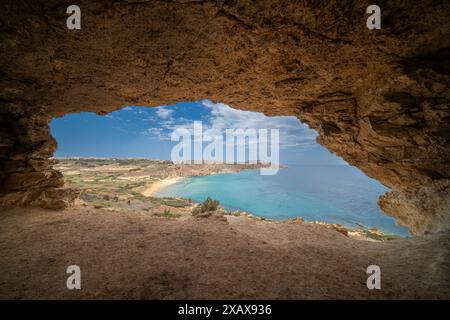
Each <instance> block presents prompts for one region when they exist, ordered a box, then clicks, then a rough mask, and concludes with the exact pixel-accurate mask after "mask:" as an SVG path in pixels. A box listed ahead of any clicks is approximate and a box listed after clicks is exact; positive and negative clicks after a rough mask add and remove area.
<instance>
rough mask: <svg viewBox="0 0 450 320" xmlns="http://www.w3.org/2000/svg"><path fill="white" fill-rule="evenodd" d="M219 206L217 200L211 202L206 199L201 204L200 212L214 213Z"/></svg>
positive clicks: (209, 199)
mask: <svg viewBox="0 0 450 320" xmlns="http://www.w3.org/2000/svg"><path fill="white" fill-rule="evenodd" d="M219 205H220V202H219V201H218V200H213V199H211V198H210V197H208V198H206V200H205V201H203V203H202V206H201V212H208V211H216V210H217V209H219Z"/></svg>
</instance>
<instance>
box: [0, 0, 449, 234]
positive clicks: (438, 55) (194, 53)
mask: <svg viewBox="0 0 450 320" xmlns="http://www.w3.org/2000/svg"><path fill="white" fill-rule="evenodd" d="M75 2H77V3H76V4H78V5H79V6H80V7H81V14H82V21H81V30H68V29H67V28H66V18H67V16H68V15H67V14H66V8H67V6H68V5H70V4H74V3H72V1H71V2H68V1H60V0H47V1H44V0H37V1H36V0H33V1H31V0H30V1H14V2H12V1H4V2H2V3H1V4H0V18H1V39H2V41H1V43H0V46H1V52H2V55H1V57H0V63H1V74H2V77H1V80H0V81H1V84H2V85H1V93H0V99H1V106H0V123H1V124H2V125H1V128H0V150H1V152H2V153H1V155H0V167H1V168H2V171H1V174H0V193H1V194H2V197H1V199H0V202H1V203H3V204H4V205H13V204H22V205H27V204H28V205H29V204H32V205H34V204H36V205H40V206H44V207H51V208H60V207H65V206H67V205H68V204H69V203H70V201H71V200H72V199H74V198H75V197H76V191H74V190H68V189H66V188H64V186H63V180H62V177H61V174H60V173H58V172H56V171H55V170H53V169H52V167H51V165H52V163H51V161H50V160H48V158H49V157H50V156H51V155H52V154H53V152H54V150H55V147H56V144H55V141H54V139H53V138H52V137H51V135H50V133H49V129H48V121H49V120H51V119H52V118H53V117H58V116H62V115H64V114H67V113H73V112H82V111H93V112H97V113H98V114H105V113H107V112H111V111H113V110H115V109H118V108H120V107H123V106H126V105H146V106H157V105H164V104H171V103H175V102H178V101H193V100H199V99H203V98H208V99H211V100H214V101H220V102H224V103H227V104H229V105H231V106H233V107H235V108H240V109H245V110H251V111H259V112H264V113H265V114H266V115H295V116H297V117H298V118H299V119H300V120H301V121H303V122H306V123H308V124H309V125H310V126H311V127H312V128H314V129H316V130H317V131H318V132H319V137H318V142H319V143H321V144H323V145H324V146H326V147H327V148H328V149H329V150H331V151H332V152H335V153H336V154H337V155H339V156H341V157H342V158H344V159H345V160H346V161H347V162H349V163H350V164H352V165H355V166H357V167H358V168H360V169H361V170H362V171H364V172H365V173H366V174H367V175H368V176H370V177H372V178H375V179H377V180H379V181H380V182H381V183H383V184H384V185H386V186H388V187H390V188H391V189H392V192H390V193H388V194H386V195H384V196H383V197H382V198H381V199H380V205H381V208H382V209H383V211H384V212H386V213H388V214H390V215H392V216H394V217H395V218H396V219H397V220H398V222H399V223H401V224H404V225H408V226H409V227H410V228H411V230H412V232H414V233H415V234H422V233H428V232H438V231H446V230H449V229H450V205H449V204H450V182H449V181H450V180H449V179H450V163H449V159H450V147H449V140H450V130H449V128H450V107H449V95H450V22H449V20H448V17H450V3H449V2H448V1H431V0H425V1H421V2H417V1H378V2H377V4H378V5H379V6H380V7H381V9H382V29H381V30H368V29H367V28H366V18H367V16H368V15H367V14H366V13H365V12H366V8H367V6H368V5H370V4H371V3H369V2H366V1H338V0H335V1H333V0H330V1H278V0H261V1H250V0H243V1H196V0H190V1H182V0H179V1H161V0H160V1H148V0H116V1H106V0H102V1H100V0H99V1H81V0H78V1H75Z"/></svg>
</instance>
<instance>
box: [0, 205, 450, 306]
mask: <svg viewBox="0 0 450 320" xmlns="http://www.w3.org/2000/svg"><path fill="white" fill-rule="evenodd" d="M1 211H2V212H1V214H0V270H1V272H0V298H2V299H5V298H12V299H27V298H31V299H35V298H41V299H105V298H113V299H115V298H124V299H333V298H338V299H350V298H356V299H367V298H369V299H380V298H387V299H397V298H412V299H414V298H447V299H448V298H450V263H449V260H448V258H449V256H450V250H449V248H450V236H449V235H440V236H435V237H433V238H414V239H399V240H398V239H397V240H390V241H384V242H375V241H367V240H357V239H352V238H349V237H346V236H345V235H343V234H341V233H339V232H337V231H335V230H332V229H329V228H326V227H324V226H323V225H316V224H307V223H302V222H294V221H290V222H271V221H260V220H255V219H249V218H248V217H243V216H240V217H235V216H227V217H226V219H224V218H221V219H219V218H217V217H215V216H211V217H209V218H195V217H192V216H182V217H179V218H169V217H154V216H149V215H146V214H143V213H137V212H133V211H131V210H121V211H115V210H109V209H95V208H94V207H89V206H88V207H82V206H78V207H74V208H71V209H67V210H63V211H47V210H42V209H2V210H1ZM373 264H375V265H378V266H380V268H381V290H368V289H367V287H366V280H367V277H368V275H367V274H366V268H367V267H368V266H369V265H373ZM69 265H78V266H79V267H80V268H81V290H68V289H67V287H66V280H67V277H69V274H67V273H66V269H67V267H68V266H69Z"/></svg>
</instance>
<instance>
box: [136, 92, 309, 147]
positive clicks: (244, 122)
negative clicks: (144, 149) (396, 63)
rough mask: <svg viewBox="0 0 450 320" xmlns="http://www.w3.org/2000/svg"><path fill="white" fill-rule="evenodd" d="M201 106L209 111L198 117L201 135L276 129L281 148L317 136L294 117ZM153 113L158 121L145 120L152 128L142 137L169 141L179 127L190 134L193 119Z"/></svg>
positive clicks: (164, 110)
mask: <svg viewBox="0 0 450 320" xmlns="http://www.w3.org/2000/svg"><path fill="white" fill-rule="evenodd" d="M202 104H203V106H204V107H206V108H208V109H209V112H208V113H207V115H206V116H203V117H202V124H203V132H204V134H206V135H210V136H213V135H222V136H225V131H226V129H243V130H246V129H256V130H258V129H268V130H270V129H278V130H279V133H280V147H281V148H289V147H301V146H307V145H311V144H313V143H315V139H316V137H317V133H316V131H314V130H312V129H310V128H309V127H308V126H307V125H305V124H302V123H301V122H300V121H299V120H298V119H297V118H296V117H292V116H289V117H288V116H278V117H268V116H265V115H264V114H262V113H259V112H251V111H243V110H238V109H233V108H231V107H230V106H228V105H226V104H223V103H213V102H211V101H209V100H204V101H202ZM155 113H156V116H157V118H158V120H156V119H154V118H153V119H148V120H151V122H153V125H154V126H155V127H152V128H149V129H146V130H144V132H143V134H146V135H148V136H151V137H153V138H157V139H160V140H170V135H171V133H172V132H173V131H175V130H176V129H179V128H183V129H187V130H189V131H190V132H192V133H193V124H194V120H193V119H187V118H184V117H177V116H176V113H174V109H169V108H167V107H157V108H156V112H155ZM269 140H270V135H269Z"/></svg>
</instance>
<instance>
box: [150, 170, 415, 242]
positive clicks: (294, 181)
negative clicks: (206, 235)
mask: <svg viewBox="0 0 450 320" xmlns="http://www.w3.org/2000/svg"><path fill="white" fill-rule="evenodd" d="M388 191H389V189H388V188H387V187H385V186H383V185H382V184H381V183H379V182H378V181H376V180H374V179H371V178H369V177H367V176H366V175H365V174H364V173H362V172H361V171H360V170H359V169H357V168H356V167H353V166H350V165H308V166H302V165H287V167H286V168H282V169H280V170H279V171H278V173H277V174H275V175H261V174H260V170H259V169H252V170H243V171H241V172H238V173H223V174H213V175H209V176H203V177H190V178H185V179H183V180H181V181H180V182H178V183H176V184H173V185H170V186H167V187H165V188H163V189H160V190H159V191H158V192H157V193H156V194H155V196H158V197H182V198H190V199H192V200H193V201H195V202H202V201H204V200H205V199H206V198H207V197H211V198H213V199H217V200H219V201H220V204H221V206H223V207H224V208H225V209H227V210H241V211H246V212H248V213H251V214H253V215H255V216H260V217H265V218H268V219H274V220H285V219H290V218H295V217H302V218H304V219H305V220H306V221H323V222H326V223H333V224H334V223H338V224H341V225H343V226H346V227H349V228H362V227H365V228H371V227H374V228H377V229H379V230H381V231H383V232H385V233H389V234H395V235H400V236H405V237H406V236H409V232H408V229H407V228H406V227H402V226H398V225H396V224H395V219H394V218H392V217H390V216H388V215H385V214H383V212H382V211H381V210H380V208H379V206H378V204H377V200H378V198H379V196H381V195H382V194H384V193H385V192H388Z"/></svg>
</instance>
